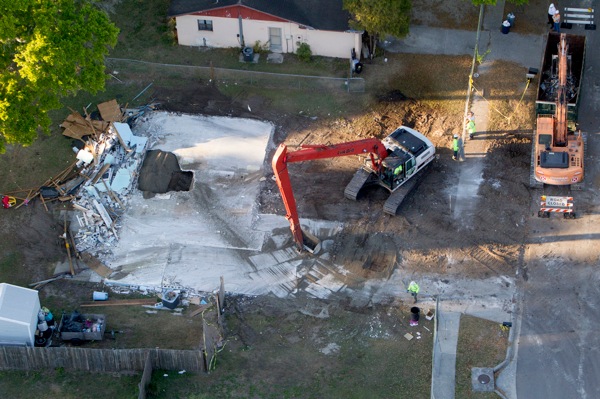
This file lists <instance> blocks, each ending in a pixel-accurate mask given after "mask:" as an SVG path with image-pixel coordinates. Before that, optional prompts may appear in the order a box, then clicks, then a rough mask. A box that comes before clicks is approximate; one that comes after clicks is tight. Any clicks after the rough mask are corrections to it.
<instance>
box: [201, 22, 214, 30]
mask: <svg viewBox="0 0 600 399" xmlns="http://www.w3.org/2000/svg"><path fill="white" fill-rule="evenodd" d="M198 30H209V31H212V30H213V27H212V21H211V20H208V19H199V20H198Z"/></svg>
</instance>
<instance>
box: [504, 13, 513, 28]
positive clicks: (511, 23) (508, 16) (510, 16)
mask: <svg viewBox="0 0 600 399" xmlns="http://www.w3.org/2000/svg"><path fill="white" fill-rule="evenodd" d="M506 20H507V21H508V23H509V24H510V27H511V28H514V26H515V14H513V13H512V12H509V13H508V15H507V16H506Z"/></svg>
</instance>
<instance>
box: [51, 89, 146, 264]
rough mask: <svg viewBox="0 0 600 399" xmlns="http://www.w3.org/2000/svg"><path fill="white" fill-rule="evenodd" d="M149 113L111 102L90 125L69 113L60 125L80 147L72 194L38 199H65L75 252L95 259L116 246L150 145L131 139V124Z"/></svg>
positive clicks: (68, 191)
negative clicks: (104, 249)
mask: <svg viewBox="0 0 600 399" xmlns="http://www.w3.org/2000/svg"><path fill="white" fill-rule="evenodd" d="M149 109H152V107H151V106H144V107H142V108H141V109H140V110H139V111H136V110H135V109H128V110H126V111H125V112H122V111H121V108H120V107H119V105H118V103H117V101H116V100H111V101H107V102H104V103H102V104H98V110H99V114H100V117H101V118H102V120H93V119H92V118H91V117H90V116H89V115H87V112H86V116H85V117H83V116H82V115H80V114H79V113H77V112H73V113H72V114H70V115H69V116H68V117H67V119H66V120H65V121H64V122H63V123H62V124H61V126H62V127H63V128H64V132H63V134H64V135H65V136H68V137H72V138H74V139H76V140H80V141H81V142H82V143H83V146H82V148H77V147H74V148H73V150H74V151H75V150H77V151H76V152H77V156H76V158H77V162H76V164H75V169H76V171H77V173H76V176H77V177H76V178H74V179H72V180H70V181H68V182H67V183H65V184H64V186H67V185H70V186H72V187H71V188H63V187H61V186H58V185H55V186H56V187H55V188H56V195H55V196H53V195H52V191H51V190H46V192H43V193H42V198H43V199H46V198H50V197H60V196H62V197H64V196H65V195H67V194H68V195H69V198H68V199H69V200H70V201H71V205H72V209H73V210H72V215H71V216H72V221H73V223H72V225H71V230H72V231H73V232H74V236H73V238H74V241H75V249H76V250H77V252H89V253H91V254H93V255H97V252H98V249H99V247H104V246H109V247H110V246H111V245H113V244H114V243H115V241H116V240H118V233H117V232H118V229H119V227H120V226H119V224H118V222H119V217H120V216H121V215H122V213H123V211H124V209H125V207H126V206H127V202H128V198H127V196H128V194H129V193H131V191H132V190H133V189H134V188H135V184H136V176H137V173H138V171H139V168H140V167H141V165H142V161H143V157H144V154H145V150H146V147H147V146H148V144H149V143H148V141H149V140H148V137H143V136H136V135H134V134H133V132H132V131H131V127H130V125H129V124H130V123H134V122H135V120H136V119H137V117H139V116H140V115H142V114H143V113H144V112H146V111H148V110H149ZM84 111H85V110H84ZM103 274H106V273H103Z"/></svg>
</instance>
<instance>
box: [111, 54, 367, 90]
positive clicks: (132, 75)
mask: <svg viewBox="0 0 600 399" xmlns="http://www.w3.org/2000/svg"><path fill="white" fill-rule="evenodd" d="M106 67H107V70H108V71H109V74H110V75H111V76H112V78H114V79H116V80H118V81H120V82H126V81H128V80H134V79H136V78H138V79H139V76H140V75H144V76H147V78H149V79H151V80H155V79H158V78H161V79H166V80H181V81H185V80H188V79H203V80H206V81H211V82H214V83H216V84H217V85H220V84H226V85H240V86H252V87H261V88H269V89H287V90H290V89H293V90H304V91H317V92H318V91H321V92H322V91H346V92H348V93H363V92H364V91H365V80H364V79H363V78H356V77H353V78H335V77H327V76H310V75H293V74H285V73H273V72H258V71H248V70H242V69H227V68H216V67H206V66H197V65H176V64H164V63H155V62H147V61H138V60H131V59H123V58H107V60H106Z"/></svg>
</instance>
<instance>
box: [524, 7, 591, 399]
mask: <svg viewBox="0 0 600 399" xmlns="http://www.w3.org/2000/svg"><path fill="white" fill-rule="evenodd" d="M586 3H590V4H591V5H592V6H596V7H597V6H598V4H597V1H588V2H586ZM594 3H596V4H594ZM596 7H595V8H596ZM564 32H566V33H572V34H585V35H586V36H587V53H586V62H585V69H584V79H583V82H582V87H583V89H582V92H581V99H580V101H581V102H580V108H579V127H580V129H581V130H582V131H584V132H587V134H588V146H587V155H586V164H585V165H586V167H585V173H586V177H585V188H584V190H583V191H581V192H573V195H574V198H575V207H576V209H578V210H579V212H578V219H577V220H563V219H562V218H561V217H559V216H554V217H552V218H551V219H539V218H537V217H536V216H532V218H531V220H530V223H529V228H530V237H531V241H530V242H531V244H530V245H528V247H527V250H526V254H525V261H526V266H525V268H524V269H523V271H522V272H523V275H522V276H523V277H524V279H523V280H522V282H521V288H522V291H521V292H522V294H523V303H522V306H523V312H522V324H521V331H520V336H519V338H518V351H517V369H516V371H517V373H516V379H517V394H518V398H524V399H529V398H548V399H551V398H560V399H571V398H573V399H575V398H577V399H592V398H600V381H599V380H598V375H600V356H598V354H597V353H598V348H600V306H599V305H600V268H599V267H598V260H599V256H600V247H599V246H598V239H599V238H600V204H599V202H598V198H600V190H599V189H598V184H597V183H598V182H599V181H600V166H599V165H598V163H597V162H596V159H597V158H598V157H599V156H600V53H599V52H598V51H597V49H598V46H599V45H600V43H599V42H600V40H599V39H598V34H599V33H597V32H596V31H585V30H584V29H583V28H582V27H574V28H573V29H572V30H564ZM553 189H556V188H553ZM553 189H552V188H551V189H549V190H550V191H551V190H553ZM537 201H538V200H537V195H535V193H534V194H532V204H531V208H532V212H533V211H534V208H535V206H536V203H537Z"/></svg>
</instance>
